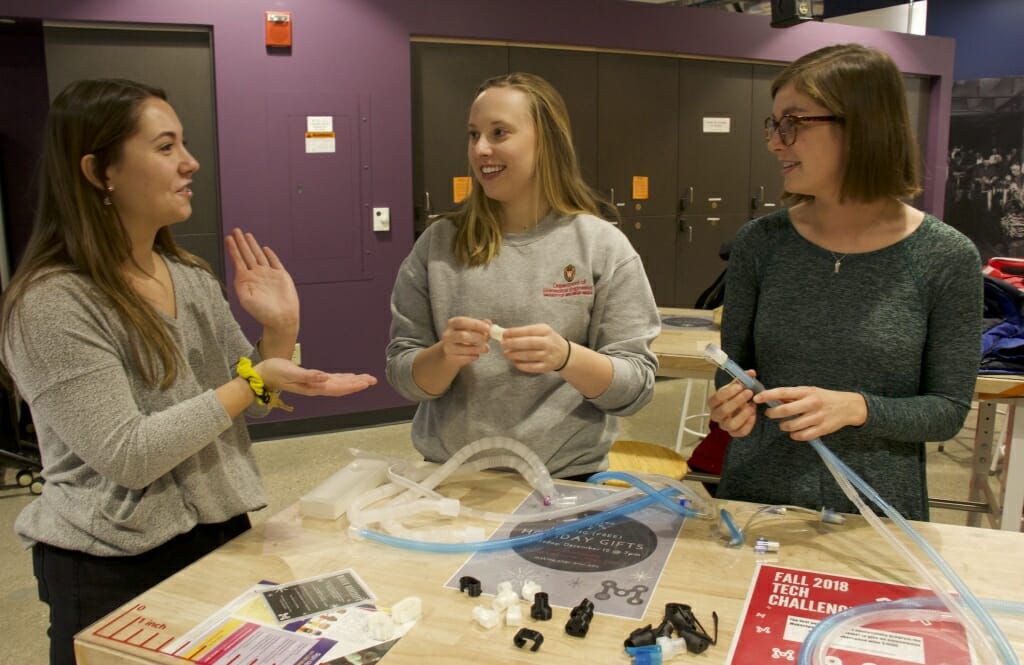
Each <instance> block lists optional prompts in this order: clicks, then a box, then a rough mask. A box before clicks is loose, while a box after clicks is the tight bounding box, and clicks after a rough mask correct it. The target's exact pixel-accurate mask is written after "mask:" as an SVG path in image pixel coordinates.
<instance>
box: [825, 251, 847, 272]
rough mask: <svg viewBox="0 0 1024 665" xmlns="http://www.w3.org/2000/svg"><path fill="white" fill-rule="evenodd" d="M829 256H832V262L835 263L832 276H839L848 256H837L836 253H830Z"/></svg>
mask: <svg viewBox="0 0 1024 665" xmlns="http://www.w3.org/2000/svg"><path fill="white" fill-rule="evenodd" d="M829 254H831V255H832V260H833V261H835V263H834V264H833V266H832V274H833V275H838V274H839V269H840V268H842V267H843V259H845V258H846V256H847V255H846V254H843V255H842V256H836V253H835V252H829Z"/></svg>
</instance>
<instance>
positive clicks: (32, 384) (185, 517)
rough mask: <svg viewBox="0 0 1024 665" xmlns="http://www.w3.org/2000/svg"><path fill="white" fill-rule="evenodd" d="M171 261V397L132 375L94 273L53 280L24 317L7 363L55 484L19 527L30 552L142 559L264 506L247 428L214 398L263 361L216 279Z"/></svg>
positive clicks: (27, 305)
mask: <svg viewBox="0 0 1024 665" xmlns="http://www.w3.org/2000/svg"><path fill="white" fill-rule="evenodd" d="M167 266H168V268H169V269H170V273H171V277H172V278H173V280H174V292H175V297H176V299H177V309H178V311H177V319H172V318H170V317H166V316H165V317H164V319H165V322H166V323H167V325H168V327H169V329H170V330H171V333H172V335H173V338H174V340H175V341H176V342H177V344H178V348H179V349H180V350H181V357H182V358H184V362H182V363H181V364H180V365H179V373H178V379H177V381H175V383H174V384H173V385H172V386H170V387H169V388H168V389H167V390H160V389H159V388H153V387H149V386H147V385H146V384H145V383H144V382H143V381H142V379H141V377H140V376H139V375H138V373H137V372H136V371H135V370H134V368H133V363H132V360H131V358H132V356H131V351H130V347H129V344H128V335H127V332H126V330H125V328H124V326H123V325H122V323H121V320H120V318H119V317H118V316H117V315H116V314H115V313H114V312H113V310H112V309H111V308H110V307H109V306H108V305H106V304H105V297H104V296H103V295H101V294H100V293H99V292H98V291H97V290H96V289H95V288H94V287H93V286H91V283H90V282H89V281H88V280H87V279H85V278H83V277H80V276H76V275H73V274H70V273H56V274H52V275H50V276H48V277H46V278H44V279H42V280H40V281H39V282H37V283H36V284H35V285H33V286H32V287H31V288H30V289H29V291H28V292H27V293H26V295H25V299H24V301H23V302H22V305H21V306H20V307H19V309H18V311H17V312H16V313H15V317H14V319H13V325H12V327H11V329H10V335H9V336H8V337H7V340H6V342H7V343H8V346H7V348H6V357H7V360H8V367H9V369H10V372H11V374H12V375H13V376H14V379H15V381H16V383H17V387H18V390H19V391H20V394H21V396H22V397H23V398H24V399H25V401H26V402H27V403H28V405H29V408H30V409H31V411H32V418H33V421H34V424H35V427H36V432H37V436H38V439H39V447H40V452H41V454H42V461H43V476H44V478H45V479H46V484H45V485H44V487H43V493H42V495H41V496H40V497H39V498H38V499H36V500H35V501H33V502H32V503H30V504H29V505H28V506H27V507H26V508H25V509H24V510H23V511H22V512H21V514H20V515H19V516H18V520H17V522H16V524H15V530H16V531H17V532H18V534H19V535H20V536H21V537H22V539H23V540H24V541H25V543H26V544H28V545H31V544H32V543H33V542H36V541H42V542H45V543H48V544H50V545H55V546H57V547H62V548H65V549H71V550H78V551H81V552H86V553H89V554H95V555H100V556H110V555H133V554H138V553H141V552H145V551H148V550H150V549H152V548H153V547H156V546H157V545H160V544H162V543H164V542H166V541H167V540H169V539H171V538H172V537H174V536H175V535H177V534H180V533H184V532H186V531H189V530H190V529H191V528H192V527H194V526H195V525H196V524H199V523H214V522H220V521H223V520H226V519H229V518H231V517H234V516H236V515H239V514H241V513H244V512H247V511H250V510H256V509H259V508H262V507H264V506H265V505H266V499H265V497H264V495H263V490H262V485H261V483H260V478H259V473H258V471H257V468H256V463H255V460H254V458H253V456H252V453H251V451H250V447H251V444H250V441H249V435H248V433H247V431H246V427H245V423H244V422H243V419H242V418H237V419H235V420H234V421H232V420H231V418H229V417H228V414H227V412H226V411H225V410H224V408H223V407H222V406H221V404H220V402H219V401H218V400H217V398H216V397H215V396H214V393H213V389H214V388H216V387H218V386H220V385H222V384H224V383H226V382H227V381H229V380H230V379H231V378H232V376H234V365H235V364H236V363H237V362H238V358H239V357H240V356H242V355H249V356H250V357H252V358H253V360H254V362H258V360H259V359H258V358H257V357H255V350H254V349H253V347H252V345H251V344H250V343H249V342H248V341H247V340H246V338H245V336H244V335H243V333H242V331H241V329H240V328H239V327H238V324H237V323H236V322H235V320H234V318H233V317H232V315H231V311H230V310H229V308H228V305H227V302H226V301H225V300H224V297H223V295H222V293H221V289H220V286H219V284H218V283H217V281H216V280H215V279H214V278H213V277H212V276H211V275H209V274H208V273H206V272H204V271H202V270H199V269H196V268H190V267H187V266H184V265H182V264H180V263H177V262H176V261H173V260H167ZM257 404H258V402H257ZM250 411H251V413H252V414H254V415H261V414H262V413H265V411H266V409H265V407H263V406H262V405H259V406H257V407H254V408H252V409H250Z"/></svg>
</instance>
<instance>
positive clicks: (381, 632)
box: [366, 612, 395, 642]
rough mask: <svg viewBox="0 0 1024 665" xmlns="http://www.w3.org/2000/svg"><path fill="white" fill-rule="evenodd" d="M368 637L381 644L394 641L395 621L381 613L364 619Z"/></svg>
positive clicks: (375, 613)
mask: <svg viewBox="0 0 1024 665" xmlns="http://www.w3.org/2000/svg"><path fill="white" fill-rule="evenodd" d="M366 628H367V631H368V632H369V633H370V637H372V638H373V639H375V640H379V641H381V642H387V641H388V640H393V639H395V621H394V619H392V618H391V617H389V616H388V615H387V614H384V613H383V612H374V613H373V614H371V615H370V616H368V617H367V618H366Z"/></svg>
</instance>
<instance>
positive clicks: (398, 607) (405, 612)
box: [391, 596, 423, 623]
mask: <svg viewBox="0 0 1024 665" xmlns="http://www.w3.org/2000/svg"><path fill="white" fill-rule="evenodd" d="M421 616H423V601H422V600H420V597H419V596H409V597H407V598H403V599H402V600H400V601H398V602H397V603H395V604H394V605H392V606H391V618H392V619H394V621H395V623H408V622H410V621H419V619H420V617H421Z"/></svg>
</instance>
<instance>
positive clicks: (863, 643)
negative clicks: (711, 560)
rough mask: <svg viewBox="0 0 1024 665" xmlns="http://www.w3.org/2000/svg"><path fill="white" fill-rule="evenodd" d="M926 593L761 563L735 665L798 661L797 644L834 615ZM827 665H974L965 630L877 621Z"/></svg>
mask: <svg viewBox="0 0 1024 665" xmlns="http://www.w3.org/2000/svg"><path fill="white" fill-rule="evenodd" d="M933 595H934V594H933V593H932V592H931V591H930V590H928V589H918V588H915V587H909V586H904V585H901V584H887V583H885V582H875V581H872V580H864V579H858V578H855V577H843V576H842V575H829V574H826V573H817V572H814V571H809V570H798V569H795V568H782V567H779V566H772V565H768V564H764V565H761V566H759V567H758V570H757V573H756V574H755V575H754V580H753V584H752V585H751V587H750V592H749V593H748V594H747V603H746V606H745V607H744V610H743V617H742V620H741V622H740V627H739V630H737V632H736V637H735V638H734V639H733V643H732V647H731V649H730V652H729V661H728V662H729V663H730V665H765V664H766V663H780V664H781V663H789V662H796V659H797V654H798V653H799V651H800V645H801V644H803V641H804V638H806V637H807V634H808V633H809V632H810V631H811V629H812V628H814V627H815V626H816V625H818V623H819V622H820V621H821V620H822V619H824V618H825V617H827V616H828V615H830V614H835V613H836V612H841V611H842V610H845V609H847V608H850V607H854V606H857V605H863V604H865V603H871V602H875V601H878V600H883V599H888V600H896V599H898V598H911V597H917V596H933ZM827 663H828V665H906V664H907V663H916V664H919V665H925V664H926V663H927V664H930V663H946V664H949V665H957V664H960V663H963V664H965V665H966V664H969V663H971V658H970V651H969V648H968V646H967V638H966V635H965V633H964V630H963V627H962V626H960V625H959V624H954V623H949V622H943V623H941V624H930V625H926V624H924V623H922V622H921V621H887V622H875V623H871V624H868V625H866V626H863V627H862V628H859V629H856V630H854V631H851V632H849V633H847V634H846V635H844V636H843V638H842V639H841V641H840V642H839V643H837V646H836V648H833V649H832V650H830V651H829V656H828V660H827Z"/></svg>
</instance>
